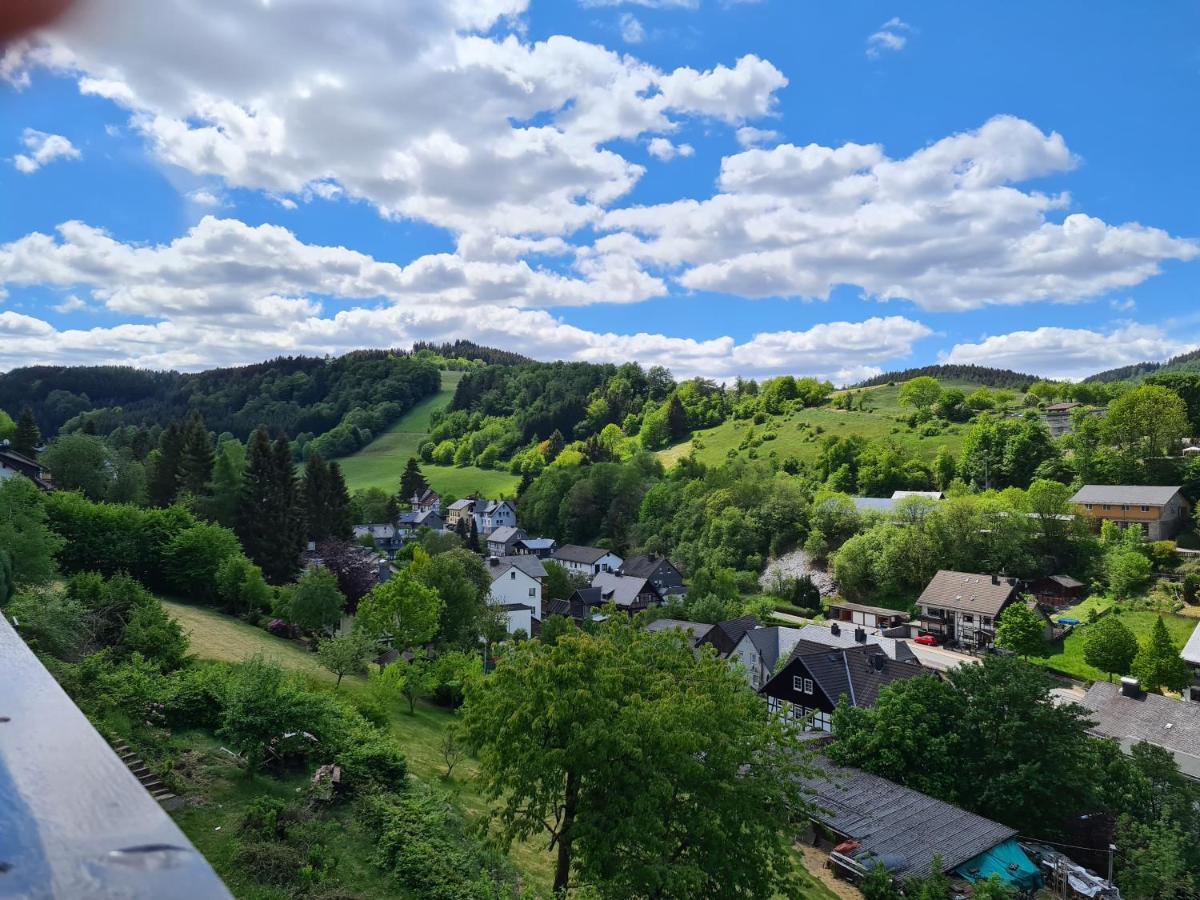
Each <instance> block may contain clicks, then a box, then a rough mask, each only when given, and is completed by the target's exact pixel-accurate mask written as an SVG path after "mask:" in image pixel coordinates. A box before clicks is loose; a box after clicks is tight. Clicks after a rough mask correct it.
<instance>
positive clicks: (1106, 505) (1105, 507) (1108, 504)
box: [1104, 503, 1112, 512]
mask: <svg viewBox="0 0 1200 900" xmlns="http://www.w3.org/2000/svg"><path fill="white" fill-rule="evenodd" d="M1110 509H1112V504H1111V503H1105V504H1104V511H1105V512H1108V510H1110Z"/></svg>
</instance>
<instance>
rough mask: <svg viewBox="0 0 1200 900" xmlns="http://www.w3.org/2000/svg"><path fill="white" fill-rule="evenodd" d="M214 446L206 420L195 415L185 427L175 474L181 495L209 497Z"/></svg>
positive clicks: (197, 414)
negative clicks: (205, 423) (205, 424)
mask: <svg viewBox="0 0 1200 900" xmlns="http://www.w3.org/2000/svg"><path fill="white" fill-rule="evenodd" d="M213 461H214V453H213V444H212V437H211V436H210V435H209V433H208V429H207V428H206V427H205V426H204V419H203V418H202V417H201V416H200V414H199V413H195V414H193V415H192V417H191V418H190V419H189V420H188V422H187V424H186V425H185V426H184V427H183V436H182V440H181V442H180V449H179V467H178V471H177V472H176V474H175V477H176V482H177V485H178V488H179V492H180V493H186V494H191V495H192V496H193V497H207V496H208V494H209V492H210V491H211V489H212V478H213Z"/></svg>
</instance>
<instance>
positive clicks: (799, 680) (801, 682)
mask: <svg viewBox="0 0 1200 900" xmlns="http://www.w3.org/2000/svg"><path fill="white" fill-rule="evenodd" d="M792 690H793V691H796V692H797V693H799V694H811V693H812V679H811V678H805V677H804V676H802V675H793V676H792Z"/></svg>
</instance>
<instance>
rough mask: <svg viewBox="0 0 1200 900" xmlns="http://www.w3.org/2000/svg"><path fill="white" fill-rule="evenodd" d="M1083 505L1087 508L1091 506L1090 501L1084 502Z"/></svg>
mask: <svg viewBox="0 0 1200 900" xmlns="http://www.w3.org/2000/svg"><path fill="white" fill-rule="evenodd" d="M1083 505H1084V506H1086V507H1087V508H1088V509H1091V508H1092V504H1090V503H1085V504H1083Z"/></svg>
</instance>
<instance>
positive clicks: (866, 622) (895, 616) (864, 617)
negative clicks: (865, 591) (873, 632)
mask: <svg viewBox="0 0 1200 900" xmlns="http://www.w3.org/2000/svg"><path fill="white" fill-rule="evenodd" d="M825 617H826V618H828V619H832V620H834V621H836V622H842V623H845V624H847V625H862V626H864V627H866V628H897V627H899V626H901V625H904V624H905V623H906V622H907V621H908V616H907V615H906V614H904V613H902V612H899V611H898V610H894V609H888V608H887V607H883V606H865V605H864V604H862V603H831V604H829V607H828V609H826V611H825Z"/></svg>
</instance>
